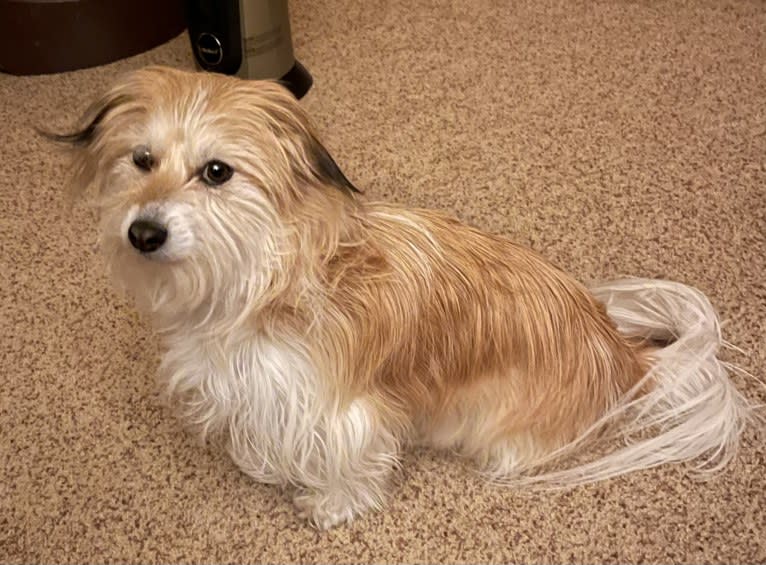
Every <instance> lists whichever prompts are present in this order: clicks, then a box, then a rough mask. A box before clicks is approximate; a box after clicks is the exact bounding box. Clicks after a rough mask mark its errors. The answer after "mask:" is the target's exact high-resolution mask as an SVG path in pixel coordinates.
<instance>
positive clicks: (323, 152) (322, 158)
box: [306, 133, 361, 195]
mask: <svg viewBox="0 0 766 565" xmlns="http://www.w3.org/2000/svg"><path fill="white" fill-rule="evenodd" d="M306 152H307V155H308V158H309V160H310V165H311V170H312V172H313V174H314V175H315V176H316V178H317V180H318V181H319V182H321V183H322V184H328V185H331V186H335V187H336V188H338V189H340V190H342V191H343V192H346V193H348V194H349V195H351V194H354V193H357V194H358V193H360V192H361V191H360V190H359V189H358V188H356V187H355V186H354V185H353V183H352V182H351V181H350V180H348V178H347V177H346V175H345V174H343V171H342V170H341V169H340V167H339V166H338V164H337V163H336V162H335V159H333V158H332V156H331V155H330V153H329V152H328V151H327V149H326V148H325V146H324V145H322V143H321V142H320V141H319V139H318V138H317V137H316V135H314V134H313V133H311V134H309V136H308V143H307V147H306Z"/></svg>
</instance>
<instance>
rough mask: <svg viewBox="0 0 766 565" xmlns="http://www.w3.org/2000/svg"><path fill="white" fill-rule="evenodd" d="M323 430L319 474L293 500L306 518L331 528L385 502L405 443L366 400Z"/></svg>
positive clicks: (326, 423)
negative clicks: (397, 437)
mask: <svg viewBox="0 0 766 565" xmlns="http://www.w3.org/2000/svg"><path fill="white" fill-rule="evenodd" d="M322 428H323V429H322V431H321V435H322V436H323V437H322V442H321V443H322V448H321V449H320V454H319V457H318V461H316V462H315V465H316V467H315V469H314V473H312V475H313V476H312V477H307V480H306V481H305V486H304V487H303V488H301V489H299V490H298V492H296V494H295V497H294V499H293V500H294V503H295V506H296V507H297V508H298V510H299V511H300V515H301V516H302V517H304V518H307V519H308V520H309V521H311V523H312V524H314V525H315V526H316V527H318V528H320V529H328V528H331V527H333V526H336V525H338V524H341V523H343V522H350V521H351V520H352V519H353V518H354V517H356V516H358V515H359V514H362V513H363V512H365V511H367V510H370V509H379V508H381V507H382V506H383V503H384V499H385V494H386V486H387V484H388V481H389V479H390V477H391V474H392V471H393V469H394V467H396V466H397V464H398V443H399V442H398V441H397V439H396V436H395V434H394V433H392V431H391V430H390V429H389V428H388V427H387V426H386V425H385V424H384V423H383V418H381V417H380V415H379V414H377V413H376V411H375V408H374V407H373V406H372V404H371V403H368V402H365V401H362V400H356V401H354V402H353V403H351V405H350V406H349V407H348V408H347V409H345V410H343V411H341V412H339V413H336V414H333V415H330V416H327V417H326V419H325V421H324V425H323V426H322Z"/></svg>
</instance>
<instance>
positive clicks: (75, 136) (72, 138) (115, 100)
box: [37, 95, 128, 148]
mask: <svg viewBox="0 0 766 565" xmlns="http://www.w3.org/2000/svg"><path fill="white" fill-rule="evenodd" d="M127 101H128V97H127V96H126V95H116V96H105V97H104V98H102V99H101V100H99V101H97V102H95V103H94V104H92V105H91V106H90V107H89V108H88V109H87V110H86V111H85V113H84V114H83V116H82V118H80V120H79V123H80V125H79V127H78V128H76V129H75V130H74V131H71V132H68V133H55V132H51V131H47V130H45V129H42V128H37V133H38V134H40V135H41V136H42V137H44V138H46V139H48V140H50V141H54V142H57V143H64V144H67V145H70V146H73V147H75V148H78V147H79V148H83V147H87V146H88V145H90V144H91V143H92V142H93V140H94V138H95V136H96V131H97V128H98V127H99V126H100V125H101V123H102V122H103V121H104V118H106V116H107V115H108V114H109V113H110V112H112V111H113V110H114V109H115V108H117V107H119V106H121V105H122V104H124V103H125V102H127Z"/></svg>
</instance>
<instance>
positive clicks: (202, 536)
mask: <svg viewBox="0 0 766 565" xmlns="http://www.w3.org/2000/svg"><path fill="white" fill-rule="evenodd" d="M344 4H345V5H344ZM469 6H470V7H469ZM292 11H293V14H292V15H293V27H294V36H295V37H294V39H295V45H296V50H297V53H298V55H299V57H300V59H301V60H302V61H303V62H304V63H305V64H306V66H307V67H308V68H309V69H310V70H311V72H312V73H313V75H314V77H315V80H316V83H315V86H314V88H313V90H312V92H311V93H310V95H309V97H308V98H307V100H306V105H307V106H308V107H309V109H310V111H311V112H312V113H313V115H314V117H315V119H316V121H317V123H318V125H319V127H320V129H321V130H322V131H324V132H325V138H326V140H327V145H328V146H329V147H330V148H331V149H332V150H333V152H334V154H335V157H336V159H337V160H338V161H339V162H340V163H341V164H342V166H343V168H344V169H345V170H346V173H347V174H348V176H349V177H350V178H351V179H352V180H353V181H354V182H355V183H356V184H357V185H359V186H361V187H363V188H365V189H366V190H367V193H368V195H369V197H371V198H384V199H389V200H395V201H399V202H404V203H409V204H413V205H420V206H423V205H425V206H429V207H435V208H440V209H444V210H449V211H450V212H453V213H454V214H456V215H458V216H459V217H461V218H463V219H464V220H466V221H468V222H470V223H473V224H475V225H478V226H480V227H482V228H485V229H488V230H492V231H495V232H500V233H504V234H507V235H509V236H511V237H513V238H515V239H516V240H519V241H521V242H524V243H526V244H529V245H531V246H532V247H534V248H535V249H538V250H540V251H542V252H543V253H544V254H546V255H547V256H548V257H550V258H551V259H552V260H553V261H555V262H556V263H558V264H559V265H560V266H562V267H564V268H565V269H567V270H569V271H571V272H572V273H574V274H575V275H577V276H578V277H580V278H581V279H583V280H592V279H603V278H608V277H614V276H616V275H620V274H630V275H638V276H649V277H668V278H672V279H677V280H680V281H684V282H687V283H690V284H692V285H696V286H698V287H699V288H701V289H703V290H704V291H705V292H706V293H708V294H709V295H710V297H711V299H712V300H713V302H714V303H715V304H716V305H717V306H718V308H719V309H720V312H721V314H722V315H723V317H724V318H726V319H727V320H729V324H728V325H727V327H726V337H727V338H728V339H729V340H731V341H732V342H734V343H736V344H738V345H739V346H740V347H741V348H742V349H743V350H744V353H742V354H739V353H732V354H731V355H729V356H728V359H730V360H731V361H734V362H736V363H738V364H740V365H741V366H742V367H744V368H745V369H747V370H749V371H751V372H752V373H754V374H755V375H759V376H763V375H764V368H766V350H765V349H764V344H765V343H766V286H765V285H764V279H766V113H765V111H766V5H764V3H763V2H761V1H755V0H753V1H748V0H743V1H740V2H732V3H727V2H722V1H718V0H710V1H695V2H627V1H625V2H617V1H596V2H591V1H583V2H553V1H549V0H544V1H543V2H539V1H535V0H521V1H519V2H492V1H490V0H479V1H476V2H437V1H436V0H417V1H415V2H404V1H397V2H386V3H369V2H361V1H359V2H353V3H352V2H345V3H344V2H342V1H341V0H331V1H329V2H319V1H318V0H311V1H305V0H304V1H301V2H294V3H293V5H292ZM148 63H163V64H168V65H176V66H179V67H184V68H189V67H191V66H192V61H191V57H190V53H189V49H188V46H187V41H186V38H185V37H180V38H178V39H176V40H174V41H171V42H170V43H168V44H167V45H163V46H162V47H160V48H158V49H156V50H153V51H151V52H150V53H146V54H144V55H141V56H138V57H135V58H132V59H129V60H125V61H121V62H119V63H116V64H113V65H109V66H106V67H100V68H96V69H90V70H84V71H81V72H75V73H67V74H62V75H54V76H42V77H11V76H4V75H2V76H0V124H1V125H0V148H2V165H0V199H1V200H0V202H1V207H0V283H1V288H0V339H1V342H0V343H1V344H2V348H1V349H0V481H1V482H0V561H1V562H18V563H22V562H23V563H30V562H60V563H63V562H71V563H86V562H88V563H96V562H130V563H139V562H141V563H149V562H176V561H178V562H245V561H247V562H254V561H274V562H298V561H300V562H316V561H318V562H361V561H373V562H403V561H406V562H421V563H425V562H428V563H438V562H500V561H503V562H522V561H524V562H527V561H528V562H535V563H543V562H545V563H554V562H556V563H558V562H578V563H593V562H615V563H617V562H620V563H624V562H665V563H670V562H673V563H675V562H690V563H691V562H693V563H701V562H726V563H735V562H740V563H742V562H749V563H755V562H766V509H765V508H766V477H764V462H765V461H766V448H764V444H763V435H760V436H759V435H758V434H756V433H754V432H752V431H749V432H747V433H746V434H745V436H744V439H743V446H742V449H741V453H740V456H739V457H738V459H737V460H736V462H735V463H734V464H733V465H732V466H731V467H730V468H728V470H727V472H726V473H725V474H724V475H722V476H720V478H718V479H716V480H714V481H712V482H708V483H697V482H694V481H692V480H690V479H689V478H688V477H687V476H686V475H685V473H684V470H683V469H682V468H660V469H656V470H652V471H648V472H644V473H640V474H636V475H633V476H629V477H626V478H623V479H619V480H613V481H611V482H609V483H606V484H600V485H596V486H591V487H586V488H579V489H575V490H572V491H567V492H563V493H558V494H534V495H530V494H522V493H518V492H514V491H511V490H503V489H497V488H491V487H488V486H486V485H484V484H482V483H481V482H480V480H479V479H478V478H476V477H475V476H474V475H473V474H472V472H471V469H470V467H468V466H466V465H463V464H461V463H460V462H459V461H457V460H456V459H454V458H452V457H450V456H448V455H441V454H434V453H430V452H417V453H409V454H408V455H407V456H406V458H405V465H404V472H403V473H402V474H401V475H400V476H399V480H398V482H397V486H396V489H395V490H394V491H393V492H392V493H391V494H392V496H391V504H390V506H389V508H388V509H387V510H386V511H385V512H384V513H380V514H375V515H370V516H368V517H366V518H364V519H361V520H359V521H358V522H355V523H354V524H352V525H351V526H349V527H342V528H340V529H337V530H334V531H330V532H326V533H320V532H317V531H314V530H312V529H310V528H308V527H307V526H306V525H305V524H304V523H302V522H301V521H299V520H298V519H297V518H296V516H295V514H294V512H293V509H292V507H291V505H290V501H289V497H288V496H287V495H286V494H283V493H280V492H279V491H278V490H277V489H275V488H272V487H268V486H262V485H258V484H254V483H253V482H251V481H250V480H248V479H247V478H246V477H244V476H243V475H242V474H240V473H239V472H238V471H237V470H236V469H235V468H234V466H233V465H232V464H231V463H230V462H229V461H228V460H227V459H226V458H225V457H223V456H222V455H221V454H219V453H217V452H215V451H214V450H210V449H208V448H205V447H204V446H200V445H197V444H196V443H195V442H194V441H193V440H192V439H191V438H190V437H189V436H188V435H187V434H186V433H185V432H184V431H183V430H182V429H181V427H180V426H179V425H178V423H177V422H176V421H174V420H173V419H172V417H171V416H170V413H169V411H168V410H167V409H166V408H165V407H163V405H162V404H161V403H160V401H159V400H158V399H157V397H156V390H157V389H156V388H155V383H154V375H155V370H156V368H157V359H158V349H157V344H156V341H155V339H154V338H153V337H152V335H151V333H150V332H149V331H148V328H147V326H146V324H145V323H144V322H143V321H142V320H140V319H139V318H138V317H137V315H136V314H135V313H134V312H133V310H132V309H131V308H130V306H129V305H127V304H126V303H124V302H123V301H122V300H121V299H119V298H117V297H116V296H115V295H114V294H113V293H112V291H111V290H110V288H109V287H108V285H107V283H106V281H105V278H104V276H103V274H102V271H101V267H100V263H99V261H98V259H97V258H96V255H95V253H94V243H95V236H96V234H95V226H94V224H93V219H92V217H91V216H90V213H89V212H87V211H85V210H82V209H79V208H78V209H76V210H75V211H74V212H72V213H70V212H68V211H67V210H66V208H65V206H64V204H63V200H62V198H61V185H62V181H63V179H62V175H63V173H64V162H63V159H62V157H61V156H60V155H58V154H56V153H54V152H53V151H52V150H51V148H50V147H48V146H46V144H44V143H43V142H42V141H40V140H39V139H37V138H36V137H35V136H34V135H33V132H32V129H31V127H32V126H33V125H49V126H63V125H66V124H69V123H71V122H72V120H73V119H74V118H75V116H76V115H77V114H78V112H79V111H80V110H81V109H83V108H84V106H85V105H86V104H87V102H88V101H89V99H91V98H92V97H93V96H94V95H96V93H98V92H99V91H100V90H101V89H102V88H103V87H104V86H105V85H106V84H107V83H108V82H109V81H110V80H111V79H112V78H113V77H115V76H116V75H117V74H118V73H119V72H121V71H123V70H125V69H130V68H136V67H140V66H142V65H145V64H148ZM736 381H737V383H738V384H739V386H740V387H742V388H743V389H745V390H746V391H747V392H748V394H749V395H750V396H751V397H752V398H754V399H759V398H760V401H764V399H765V398H766V395H765V394H764V392H763V391H762V389H759V388H758V386H757V385H755V384H753V383H752V381H748V380H746V379H743V378H739V377H736Z"/></svg>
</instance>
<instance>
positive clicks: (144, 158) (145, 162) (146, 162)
mask: <svg viewBox="0 0 766 565" xmlns="http://www.w3.org/2000/svg"><path fill="white" fill-rule="evenodd" d="M133 162H134V163H135V164H136V167H138V168H139V169H143V170H144V171H151V170H152V167H153V166H154V157H152V152H151V151H150V150H149V148H148V147H147V146H146V145H139V146H138V147H136V148H135V149H134V150H133Z"/></svg>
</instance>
